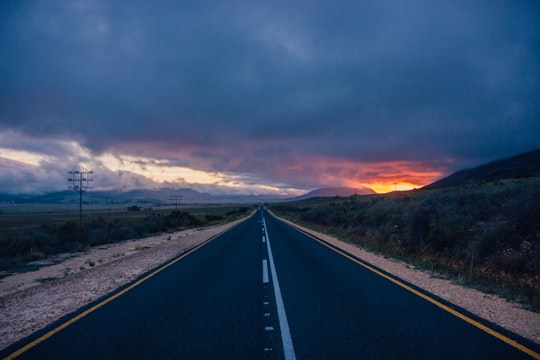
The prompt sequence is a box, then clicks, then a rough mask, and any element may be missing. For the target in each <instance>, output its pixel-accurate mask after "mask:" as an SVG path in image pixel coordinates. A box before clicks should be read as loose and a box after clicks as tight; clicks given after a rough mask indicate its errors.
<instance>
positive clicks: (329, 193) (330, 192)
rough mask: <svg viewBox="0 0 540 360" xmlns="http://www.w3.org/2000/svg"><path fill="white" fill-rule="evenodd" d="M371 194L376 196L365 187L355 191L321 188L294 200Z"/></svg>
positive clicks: (340, 188) (341, 188) (342, 188)
mask: <svg viewBox="0 0 540 360" xmlns="http://www.w3.org/2000/svg"><path fill="white" fill-rule="evenodd" d="M371 194H375V191H373V190H371V189H370V188H368V187H365V186H363V187H359V188H355V189H353V188H349V187H329V188H321V189H316V190H313V191H310V192H308V193H306V194H304V195H300V196H297V197H295V198H294V199H293V200H303V199H309V198H316V197H334V196H342V197H348V196H353V195H371Z"/></svg>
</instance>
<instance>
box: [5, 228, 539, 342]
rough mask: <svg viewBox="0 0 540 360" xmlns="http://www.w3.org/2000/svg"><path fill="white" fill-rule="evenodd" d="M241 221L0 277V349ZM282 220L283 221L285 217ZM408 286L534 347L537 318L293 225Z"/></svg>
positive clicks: (66, 257) (94, 250) (76, 256)
mask: <svg viewBox="0 0 540 360" xmlns="http://www.w3.org/2000/svg"><path fill="white" fill-rule="evenodd" d="M240 221H242V220H238V221H235V222H233V223H229V224H225V225H219V226H213V227H208V228H203V229H192V230H186V231H180V232H175V233H170V234H162V235H158V236H152V237H148V238H145V239H140V240H133V241H124V242H121V243H117V244H110V245H105V246H99V247H96V248H92V249H91V250H90V251H88V252H84V253H77V254H61V255H58V256H55V257H52V258H50V259H47V261H46V262H42V263H39V264H36V265H42V267H40V268H39V269H38V270H36V271H32V272H27V273H21V274H15V275H11V276H7V277H5V278H3V279H0V349H4V348H6V347H8V346H9V345H11V344H12V343H14V342H16V341H18V340H20V339H23V338H24V337H26V336H29V335H30V334H32V333H34V332H35V331H38V330H40V329H43V328H44V327H46V326H47V325H49V324H51V323H53V322H54V321H56V320H58V319H60V318H61V317H63V316H65V315H68V314H70V313H72V312H74V311H76V310H77V309H80V308H81V307H83V306H85V305H87V304H89V303H91V302H92V301H95V300H97V299H99V298H101V297H103V296H105V295H107V294H109V293H111V292H112V291H114V290H116V289H117V288H119V287H121V286H123V285H125V284H128V283H130V282H132V281H133V280H134V279H136V278H137V277H139V276H141V275H142V274H144V273H146V272H148V271H149V270H151V269H153V268H156V267H157V266H159V265H160V264H163V263H164V262H166V261H168V260H170V259H172V258H174V257H176V256H178V255H180V254H182V253H184V252H186V251H188V250H189V249H192V248H193V247H195V246H197V245H199V244H201V243H203V242H204V241H206V240H208V239H209V238H211V237H213V236H215V235H217V234H219V233H222V232H224V231H226V230H228V229H230V228H231V227H233V226H234V225H236V224H237V223H239V222H240ZM284 221H286V220H284ZM295 226H297V227H299V228H301V229H302V230H304V231H306V232H308V233H312V234H313V235H315V236H317V237H319V238H321V239H323V240H325V241H327V242H329V243H331V244H333V245H335V246H337V247H339V248H341V249H343V250H345V251H347V252H349V253H351V254H353V255H354V256H357V257H358V258H360V259H362V260H365V261H366V262H368V263H371V264H373V265H375V266H377V267H379V268H381V269H383V270H385V271H387V272H389V273H391V274H393V275H395V276H397V277H399V278H401V279H403V280H405V281H407V282H409V283H412V284H414V285H416V286H418V287H420V288H423V289H425V290H426V291H428V292H430V293H432V294H434V295H437V296H439V297H441V298H443V299H445V300H447V301H449V302H451V303H454V304H456V305H458V306H460V307H462V308H464V309H466V310H468V311H470V312H471V313H473V314H475V315H478V316H480V317H482V318H484V319H486V320H489V321H491V322H493V323H496V324H498V325H500V326H502V327H504V328H506V329H508V330H510V331H512V332H514V333H516V334H519V335H521V336H523V337H525V338H528V339H530V340H532V341H534V342H536V343H540V314H538V313H534V312H531V311H527V310H525V309H523V308H521V307H520V306H519V305H517V304H513V303H510V302H508V301H506V300H504V299H501V298H499V297H497V296H494V295H487V294H484V293H481V292H479V291H477V290H474V289H469V288H465V287H463V286H460V285H458V284H455V283H454V282H452V281H449V280H446V279H441V278H437V277H434V276H433V275H431V274H429V273H427V272H424V271H420V270H418V269H416V268H414V267H411V266H410V265H407V264H405V263H402V262H399V261H395V260H391V259H387V258H384V257H381V256H378V255H375V254H372V253H369V252H367V251H364V250H362V249H360V248H358V247H356V246H353V245H351V244H348V243H344V242H342V241H339V240H338V239H336V238H333V237H330V236H327V235H324V234H321V233H317V232H315V231H313V230H310V229H306V228H303V227H300V226H298V225H295Z"/></svg>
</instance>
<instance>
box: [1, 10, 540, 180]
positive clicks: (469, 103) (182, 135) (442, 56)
mask: <svg viewBox="0 0 540 360" xmlns="http://www.w3.org/2000/svg"><path fill="white" fill-rule="evenodd" d="M0 7H1V8H0V47H1V48H2V54H1V56H0V75H1V81H0V131H8V130H14V131H18V132H20V133H24V134H27V135H29V136H37V137H50V138H53V139H54V138H58V139H73V140H76V141H79V142H80V143H81V144H83V145H84V146H86V147H88V148H89V149H90V150H92V151H93V152H95V153H96V154H99V153H102V152H104V151H112V152H114V151H123V152H131V153H134V154H138V155H147V156H153V157H164V158H168V159H171V161H173V162H181V163H183V165H185V166H192V167H195V168H200V169H204V170H216V171H237V172H242V173H249V172H252V173H256V174H261V176H272V175H273V174H274V175H275V174H278V173H279V174H281V173H282V172H281V170H280V168H279V167H283V166H284V164H285V165H287V166H289V167H293V166H294V165H295V162H302V161H305V160H304V159H308V158H310V159H316V158H318V157H323V158H326V159H336V160H339V159H342V160H343V159H344V160H347V161H359V162H370V163H376V162H378V161H387V162H388V161H397V160H399V161H418V162H423V163H426V164H432V165H433V166H436V165H437V164H440V163H441V162H442V161H444V160H445V159H454V162H453V163H452V165H451V167H453V168H454V169H456V168H459V167H461V166H464V165H472V164H475V163H479V162H482V161H486V160H491V159H495V158H499V157H504V156H507V155H512V154H514V153H519V152H521V151H527V150H531V149H533V148H537V147H539V146H540V24H539V22H538V21H537V15H536V14H538V13H540V6H539V5H538V4H537V2H534V1H522V2H507V1H477V2H473V3H471V2H466V1H463V2H462V1H441V2H438V1H414V2H395V1H376V2H356V1H343V2H339V3H336V2H329V1H328V2H327V1H309V2H307V1H306V2H304V1H300V2H295V3H294V4H291V3H290V2H279V1H278V2H252V1H245V2H243V1H233V2H223V1H203V2H196V3H185V2H175V1H158V2H146V1H130V2H129V4H127V3H125V2H121V1H118V2H116V1H112V2H111V1H61V0H57V1H50V2H42V1H30V2H17V1H5V2H2V4H1V5H0ZM297 165H298V164H297ZM447 170H448V171H450V169H447ZM254 176H255V175H254ZM257 176H259V175H257ZM280 176H283V175H280ZM293 177H294V176H293ZM279 181H284V182H285V181H286V179H283V178H280V179H279ZM302 182H304V183H305V184H308V183H309V185H310V186H311V185H312V184H313V183H312V182H310V181H309V180H307V179H303V180H298V181H295V185H299V184H300V183H302Z"/></svg>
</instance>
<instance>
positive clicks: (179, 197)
mask: <svg viewBox="0 0 540 360" xmlns="http://www.w3.org/2000/svg"><path fill="white" fill-rule="evenodd" d="M169 197H170V198H171V200H174V208H175V209H177V210H178V200H180V199H182V195H169Z"/></svg>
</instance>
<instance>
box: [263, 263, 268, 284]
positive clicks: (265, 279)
mask: <svg viewBox="0 0 540 360" xmlns="http://www.w3.org/2000/svg"><path fill="white" fill-rule="evenodd" d="M262 264H263V265H262V266H263V280H262V281H263V283H264V284H266V283H268V261H266V259H264V260H263V261H262Z"/></svg>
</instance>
